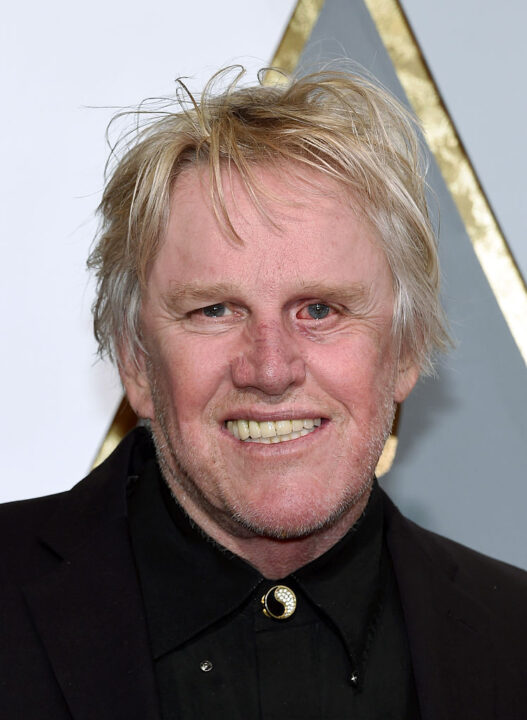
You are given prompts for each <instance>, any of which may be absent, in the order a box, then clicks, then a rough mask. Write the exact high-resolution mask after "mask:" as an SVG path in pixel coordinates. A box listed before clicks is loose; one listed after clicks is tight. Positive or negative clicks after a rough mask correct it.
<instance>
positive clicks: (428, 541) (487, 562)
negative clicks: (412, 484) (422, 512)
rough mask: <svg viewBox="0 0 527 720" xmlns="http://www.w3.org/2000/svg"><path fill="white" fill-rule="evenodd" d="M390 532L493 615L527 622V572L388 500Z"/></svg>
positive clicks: (522, 623) (520, 622)
mask: <svg viewBox="0 0 527 720" xmlns="http://www.w3.org/2000/svg"><path fill="white" fill-rule="evenodd" d="M387 516H388V526H389V529H388V533H391V535H392V537H393V536H395V542H396V543H397V542H398V541H399V539H401V540H402V542H403V543H405V544H406V545H407V546H408V545H409V544H412V545H413V546H414V548H415V552H418V553H421V554H422V555H423V556H424V557H426V558H427V560H428V564H429V566H430V567H434V568H436V570H437V572H441V573H443V574H444V575H445V576H446V577H448V579H449V580H450V581H452V582H453V583H454V584H455V585H456V586H457V587H458V588H460V589H461V590H462V591H463V592H465V593H466V594H467V595H469V596H470V597H473V598H475V599H477V601H478V602H479V603H480V604H481V605H483V606H485V607H486V608H487V609H488V610H489V611H490V612H491V613H492V614H498V615H499V614H501V613H506V614H507V616H508V619H509V620H513V621H514V620H517V622H518V623H519V624H520V625H521V626H524V625H526V615H525V605H526V603H527V572H526V571H524V570H522V569H521V568H518V567H515V566H514V565H510V564H508V563H506V562H503V561H502V560H497V559H495V558H492V557H489V556H488V555H484V554H482V553H480V552H477V551H476V550H473V549H472V548H469V547H467V546H465V545H462V544H460V543H458V542H456V541H455V540H451V539H449V538H446V537H443V536H442V535H438V534H437V533H435V532H432V531H430V530H426V529H425V528H423V527H421V526H419V525H417V524H416V523H414V522H412V521H411V520H409V519H408V518H405V517H404V516H403V515H401V513H400V512H399V511H398V510H397V508H396V507H395V506H394V505H393V503H392V502H391V501H390V500H389V499H388V500H387Z"/></svg>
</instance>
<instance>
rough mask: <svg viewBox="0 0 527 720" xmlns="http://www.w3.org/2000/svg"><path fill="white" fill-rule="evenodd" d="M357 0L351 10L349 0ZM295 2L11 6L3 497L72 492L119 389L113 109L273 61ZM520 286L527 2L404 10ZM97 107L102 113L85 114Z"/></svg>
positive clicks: (454, 0)
mask: <svg viewBox="0 0 527 720" xmlns="http://www.w3.org/2000/svg"><path fill="white" fill-rule="evenodd" d="M350 1H351V0H350ZM294 5H295V0H260V2H259V3H258V4H256V3H251V2H247V0H223V2H221V3H220V2H216V1H215V0H205V1H203V0H201V1H196V2H194V3H187V2H185V3H182V2H181V1H180V2H177V1H176V2H174V0H172V2H167V1H166V0H159V2H158V3H156V4H155V5H154V6H153V7H151V8H149V9H148V10H147V9H146V6H145V5H144V3H142V2H141V3H140V2H138V0H128V2H126V3H125V2H123V0H112V1H111V2H109V3H108V2H102V0H92V2H91V3H88V4H84V5H83V4H78V3H74V4H71V3H66V2H65V1H64V0H50V1H49V2H47V3H45V4H40V3H37V2H36V1H35V0H33V2H30V3H29V4H27V3H26V4H18V5H15V4H14V3H9V4H8V5H7V6H6V7H4V9H3V19H2V26H1V28H0V33H1V34H0V58H1V65H0V67H1V68H2V89H3V100H4V103H3V108H4V109H3V112H2V114H1V115H0V156H1V158H2V172H1V175H0V184H1V194H0V198H1V201H0V202H1V213H0V243H1V253H2V255H1V256H2V283H1V290H0V293H1V294H0V312H1V313H2V335H3V342H2V353H1V361H0V362H1V366H0V371H1V377H2V399H3V412H2V421H1V422H2V432H1V437H2V446H1V449H2V452H1V461H0V463H1V464H0V500H9V499H15V498H22V497H28V496H32V495H42V494H46V493H49V492H54V491H57V490H61V489H64V488H67V487H70V486H71V485H72V484H73V483H74V482H76V481H77V480H78V479H80V477H81V476H82V475H83V474H85V473H86V471H87V470H88V469H89V467H90V465H91V462H92V460H93V457H94V455H95V452H96V450H97V448H98V446H99V444H100V442H101V440H102V438H103V437H104V435H105V432H106V429H107V426H108V423H109V422H110V420H111V418H112V416H113V413H114V410H115V407H116V404H117V403H118V400H119V398H120V394H121V390H120V386H119V382H118V380H117V378H116V375H115V373H114V372H113V371H112V370H111V369H110V368H109V367H107V366H105V365H103V364H102V363H98V362H96V359H95V343H94V341H93V339H92V335H91V319H90V313H89V307H90V304H91V300H92V286H91V284H90V283H89V282H88V276H87V274H86V272H85V269H84V267H85V260H86V256H87V254H88V249H89V245H90V242H91V240H92V237H93V233H94V229H95V224H94V219H93V211H94V209H95V207H96V206H97V203H98V200H99V197H100V191H101V186H102V169H103V165H104V162H105V158H106V147H105V143H104V130H105V126H106V124H107V122H108V120H109V118H110V117H111V115H112V110H110V109H108V108H107V107H105V106H123V105H130V104H135V103H137V102H139V101H140V100H141V99H143V98H144V97H147V96H152V95H160V94H166V93H170V92H171V90H172V89H173V87H174V84H173V79H174V78H175V77H176V76H178V75H191V76H194V77H195V82H193V83H192V86H193V87H195V88H199V87H200V86H201V84H202V82H203V81H204V79H205V78H207V77H208V76H209V75H210V74H211V73H212V72H213V71H215V70H216V69H218V67H220V66H222V65H227V64H230V63H233V62H237V61H240V60H241V61H243V62H244V64H246V65H247V66H248V67H249V69H250V70H251V72H252V73H253V74H254V71H255V70H256V68H258V67H260V66H261V65H265V64H266V63H268V62H269V60H270V59H271V57H272V55H273V53H274V50H275V48H276V45H277V43H278V41H279V39H280V37H281V34H282V32H283V29H284V27H285V25H286V23H287V20H288V19H289V16H290V13H291V12H292V10H293V7H294ZM403 5H404V7H405V9H406V10H407V12H408V14H409V17H410V21H411V22H412V24H413V27H414V30H415V31H416V33H417V36H418V39H419V41H420V43H421V46H422V47H423V49H424V52H425V55H426V57H427V59H428V60H429V62H430V65H431V68H432V71H433V72H434V73H435V76H436V79H437V80H438V82H439V86H440V89H441V90H442V92H443V94H444V97H445V99H446V101H447V104H448V105H449V109H450V110H451V112H452V114H453V117H454V120H455V122H456V123H457V124H458V127H459V129H460V131H461V135H462V138H463V140H464V141H465V144H466V145H467V148H468V150H469V152H470V154H471V157H472V159H473V160H474V162H475V165H476V168H477V170H478V172H479V173H480V177H481V179H482V181H483V185H484V186H485V188H486V189H487V191H488V193H489V196H490V200H491V203H492V204H493V206H494V208H495V209H496V212H497V215H498V218H499V220H500V222H501V223H502V226H503V228H504V230H505V233H506V236H507V239H508V241H509V243H510V245H511V247H512V249H513V251H514V253H515V255H516V257H517V259H518V262H519V264H520V266H521V267H522V268H523V273H524V276H525V275H526V274H527V243H526V241H525V231H526V227H527V203H525V196H526V184H527V183H526V181H525V166H526V164H527V139H526V135H525V131H524V123H525V117H526V115H527V112H526V111H527V95H526V93H525V92H524V85H525V82H524V77H523V71H524V68H525V67H526V64H527V63H526V61H527V57H526V56H527V50H526V48H525V43H524V37H523V29H524V28H525V27H526V26H527V5H526V4H525V3H524V2H523V0H506V1H505V2H502V3H496V2H495V1H494V0H444V2H441V3H437V2H434V0H403ZM93 106H95V107H97V108H98V109H92V107H93Z"/></svg>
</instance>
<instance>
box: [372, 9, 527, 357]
mask: <svg viewBox="0 0 527 720" xmlns="http://www.w3.org/2000/svg"><path fill="white" fill-rule="evenodd" d="M365 4H366V6H367V8H368V10H369V12H370V14H371V16H372V18H373V20H374V22H375V24H376V26H377V30H378V32H379V34H380V36H381V38H382V40H383V42H384V45H385V46H386V49H387V51H388V53H389V55H390V57H391V59H392V63H393V65H394V68H395V71H396V72H397V75H398V77H399V81H400V82H401V85H402V86H403V88H404V91H405V92H406V95H407V97H408V100H409V101H410V104H411V105H412V107H413V109H414V111H415V113H416V115H417V117H418V118H419V120H420V121H421V124H422V126H423V129H424V133H425V136H426V139H427V142H428V145H429V147H430V149H431V151H432V152H433V153H434V155H435V158H436V160H437V164H438V165H439V168H440V170H441V172H442V174H443V178H444V180H445V182H446V184H447V187H448V189H449V190H450V193H451V195H452V197H453V198H454V202H455V203H456V205H457V209H458V211H459V214H460V215H461V218H462V219H463V222H464V224H465V228H466V230H467V233H468V235H469V237H470V240H471V242H472V246H473V248H474V251H475V253H476V255H477V257H478V260H479V262H480V264H481V267H482V268H483V272H484V273H485V275H486V277H487V280H488V282H489V285H490V287H491V288H492V291H493V293H494V295H495V297H496V300H497V301H498V305H499V306H500V309H501V312H502V313H503V316H504V317H505V320H506V322H507V324H508V326H509V329H510V331H511V334H512V336H513V338H514V340H515V341H516V344H517V345H518V348H519V350H520V353H521V354H522V356H523V359H524V361H525V362H526V363H527V288H526V286H525V283H524V281H523V278H522V276H521V274H520V271H519V269H518V267H517V266H516V263H515V262H514V258H513V256H512V254H511V251H510V249H509V247H508V246H507V242H506V240H505V238H504V236H503V234H502V232H501V230H500V227H499V225H498V222H497V220H496V218H495V216H494V214H493V212H492V210H491V208H490V205H489V203H488V201H487V198H486V197H485V194H484V192H483V189H482V187H481V185H480V183H479V181H478V178H477V176H476V173H475V171H474V168H473V167H472V165H471V163H470V160H469V158H468V156H467V154H466V152H465V150H464V148H463V146H462V144H461V141H460V139H459V137H458V134H457V132H456V129H455V127H454V124H453V122H452V120H451V118H450V116H449V114H448V111H447V110H446V108H445V106H444V104H443V102H442V100H441V96H440V94H439V91H438V89H437V87H436V85H435V83H434V80H433V78H432V75H431V73H430V71H429V70H428V67H427V65H426V63H425V61H424V59H423V56H422V55H421V51H420V48H419V45H418V43H417V40H416V38H415V36H414V35H413V33H412V31H411V29H410V27H409V25H408V22H407V20H406V17H405V15H404V12H403V10H402V9H401V6H400V4H399V2H397V0H365Z"/></svg>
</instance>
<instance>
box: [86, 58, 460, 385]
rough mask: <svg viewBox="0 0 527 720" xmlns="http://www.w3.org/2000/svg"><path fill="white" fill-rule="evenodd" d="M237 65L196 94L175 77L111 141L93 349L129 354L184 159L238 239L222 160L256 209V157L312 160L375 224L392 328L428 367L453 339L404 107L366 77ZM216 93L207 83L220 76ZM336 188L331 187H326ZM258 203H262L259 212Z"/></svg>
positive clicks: (94, 258)
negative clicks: (175, 87)
mask: <svg viewBox="0 0 527 720" xmlns="http://www.w3.org/2000/svg"><path fill="white" fill-rule="evenodd" d="M243 72H244V71H243V69H242V68H228V69H227V70H224V71H221V72H220V73H217V74H216V75H215V76H213V78H212V80H211V81H209V83H208V84H207V85H206V87H205V89H204V91H203V93H202V94H201V96H199V97H198V96H195V95H193V94H192V93H191V92H190V91H189V90H188V89H187V88H186V86H185V84H184V83H183V82H182V81H179V91H178V93H177V94H176V96H175V97H174V98H173V99H171V100H170V101H167V102H165V103H164V104H163V106H162V107H160V108H159V107H158V108H157V109H156V110H155V111H152V109H151V108H150V109H148V110H145V108H144V107H141V108H140V109H139V110H138V111H136V113H135V115H134V117H135V118H136V123H135V127H134V129H133V131H132V132H128V133H127V134H126V135H124V136H123V137H122V138H121V139H120V141H119V142H118V143H117V144H116V145H115V146H114V147H112V154H111V158H110V161H111V163H112V165H111V168H110V170H109V172H108V180H107V183H106V187H105V190H104V194H103V197H102V201H101V204H100V206H99V213H100V226H99V232H98V236H97V238H96V244H95V246H94V249H93V250H92V253H91V255H90V257H89V260H88V265H89V267H90V268H92V269H94V270H95V272H96V276H97V295H96V299H95V302H94V305H93V314H94V330H95V337H96V339H97V341H98V344H99V352H100V354H101V355H105V354H107V355H109V356H110V358H112V359H114V360H117V361H119V357H120V355H121V353H122V352H123V349H125V351H126V353H127V355H128V356H129V357H131V358H132V359H134V360H136V359H137V353H138V352H139V351H144V347H143V344H142V339H141V322H140V312H141V297H142V293H143V292H144V289H145V286H146V277H147V272H148V268H149V267H150V266H151V263H152V262H153V260H154V258H155V256H156V252H157V251H158V249H159V247H160V243H161V241H162V239H163V237H164V233H165V231H166V227H167V223H168V217H169V205H170V197H171V191H172V188H173V186H174V183H175V182H176V181H177V178H178V177H179V175H180V173H181V172H182V171H183V170H185V169H186V168H188V167H191V166H198V165H199V166H200V167H202V168H205V169H206V171H207V172H208V176H209V180H210V182H209V187H210V194H211V203H212V207H213V209H214V212H215V214H216V217H217V220H218V222H219V223H220V224H221V225H222V226H223V227H224V229H225V230H226V232H227V233H228V234H229V235H230V236H231V238H232V237H234V238H235V239H237V240H241V239H240V238H238V237H237V235H236V231H235V229H234V227H233V226H232V224H231V222H230V219H229V215H228V212H227V208H226V203H225V197H224V189H223V184H222V169H223V168H225V167H228V168H229V170H230V171H231V172H232V170H233V169H234V170H235V171H237V173H238V174H239V177H240V178H241V181H242V184H243V186H244V188H245V189H246V191H247V192H248V193H249V196H250V197H251V198H252V200H253V202H254V203H255V204H256V206H257V207H258V208H259V209H262V208H263V206H264V203H263V202H262V189H261V188H260V187H259V186H258V181H257V179H256V178H257V174H255V173H254V169H255V167H256V166H258V165H260V166H261V165H266V166H269V165H270V166H271V167H278V165H281V166H282V167H283V165H284V164H285V165H288V166H289V167H293V166H294V167H296V168H302V167H306V168H310V169H314V170H316V171H318V172H320V173H321V174H323V175H325V176H327V177H328V178H331V180H332V181H336V183H338V185H339V186H340V187H341V188H342V189H343V190H344V191H345V192H346V193H347V195H348V196H349V198H350V202H353V204H354V207H357V208H359V209H360V212H361V213H363V214H364V216H365V217H366V218H367V220H368V221H369V222H370V223H371V225H372V226H373V228H374V229H375V231H376V235H377V237H378V240H379V243H380V246H381V247H382V249H383V251H384V253H385V255H386V258H387V261H388V263H389V265H390V269H391V273H392V278H393V291H394V311H393V324H392V325H393V333H394V338H396V340H397V341H398V343H399V344H400V348H401V352H404V353H405V355H407V356H408V357H409V358H410V359H411V360H412V361H413V362H415V363H417V364H418V365H419V367H420V369H421V371H422V372H424V373H429V372H431V371H432V367H433V365H432V360H433V357H434V355H435V354H436V353H437V352H438V351H444V350H445V349H446V347H447V346H448V344H449V337H448V332H447V329H446V322H445V318H444V314H443V310H442V307H441V304H440V299H439V265H438V257H437V242H436V237H435V234H434V231H433V227H432V224H431V221H430V218H429V213H428V207H427V201H426V183H425V179H424V175H425V167H424V163H423V160H422V153H421V148H420V142H419V135H418V131H417V128H416V124H415V121H414V119H413V118H412V116H411V115H410V113H409V112H408V111H407V110H406V109H405V108H403V107H402V106H401V105H400V104H399V102H398V101H397V100H395V99H394V98H393V97H392V96H391V95H390V94H389V93H388V92H387V91H386V90H385V89H383V88H381V87H379V86H378V85H377V84H375V83H374V82H372V81H371V80H370V79H368V78H365V77H363V76H361V75H358V74H355V73H350V72H339V71H334V70H326V71H321V72H318V73H315V74H311V75H306V76H304V77H298V78H295V79H286V81H285V82H281V83H279V84H276V85H272V86H268V85H265V84H264V83H263V81H262V79H263V77H264V76H263V74H262V73H260V76H259V77H260V81H259V84H257V85H254V86H244V85H242V83H241V78H242V76H243ZM226 77H227V78H228V79H229V82H228V86H227V88H226V89H223V90H221V91H219V92H218V91H217V90H216V88H217V87H218V84H219V82H220V81H223V82H224V81H225V78H226ZM333 184H334V183H333ZM264 211H265V210H264Z"/></svg>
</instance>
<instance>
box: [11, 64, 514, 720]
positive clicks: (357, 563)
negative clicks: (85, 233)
mask: <svg viewBox="0 0 527 720" xmlns="http://www.w3.org/2000/svg"><path fill="white" fill-rule="evenodd" d="M181 103H182V105H183V106H182V107H179V108H176V109H173V108H170V109H167V108H164V109H163V110H162V111H160V112H159V113H158V114H157V115H156V116H155V117H154V119H153V120H152V121H151V122H149V123H148V124H146V125H145V126H144V127H142V128H141V129H140V130H139V131H138V135H137V138H136V140H135V142H134V143H132V144H127V146H126V148H125V150H124V152H123V154H122V155H121V157H120V159H119V160H118V162H117V164H116V166H115V168H114V170H113V173H112V174H111V177H110V179H109V181H108V183H107V186H106V189H105V193H104V196H103V200H102V204H101V215H102V224H101V230H100V235H99V238H98V244H97V246H96V247H95V249H94V251H93V253H92V256H91V258H90V264H91V266H92V267H93V268H95V269H96V272H97V277H98V295H97V300H96V303H95V306H94V315H95V332H96V336H97V339H98V341H99V346H100V350H101V352H102V353H108V354H109V355H110V356H111V357H113V358H115V360H116V361H117V363H118V367H119V371H120V374H121V378H122V381H123V384H124V387H125V389H126V393H127V396H128V399H129V401H130V404H131V406H132V407H133V409H134V410H135V412H136V413H137V415H138V416H139V417H140V418H142V419H143V421H144V423H145V424H146V427H147V429H145V428H138V429H137V430H135V431H134V432H133V433H132V434H131V435H129V436H128V437H127V438H126V439H125V440H124V441H123V442H122V443H121V445H120V447H119V448H118V449H117V450H116V452H115V453H114V454H113V455H112V456H111V457H110V458H109V459H108V460H107V461H106V462H105V463H104V464H103V465H102V466H101V467H99V468H97V469H96V470H95V471H94V472H93V473H91V475H90V476H88V478H87V479H86V480H84V481H83V482H81V483H80V484H79V485H77V486H76V487H75V488H74V489H73V490H72V491H70V492H69V493H64V494H61V495H59V496H55V497H51V498H43V499H40V500H36V501H31V502H24V503H16V504H14V505H11V506H8V507H7V508H5V509H4V513H3V519H2V525H3V528H4V529H3V533H4V537H3V543H2V547H3V548H5V549H6V550H7V551H8V552H7V553H6V555H7V557H6V559H5V560H4V563H3V564H4V566H5V573H6V579H5V581H4V585H3V587H4V590H3V596H4V599H3V600H2V607H3V608H4V611H5V616H6V618H8V620H7V623H8V624H7V629H6V642H5V643H4V648H5V649H4V653H3V660H2V663H3V664H2V676H1V685H0V692H1V693H2V700H3V707H5V708H8V710H7V711H6V712H7V714H6V717H17V718H18V717H22V718H39V719H40V718H71V717H73V718H98V719H99V718H158V717H163V718H203V717H208V716H212V717H218V718H303V719H309V718H328V719H329V718H346V717H350V718H373V717H375V718H377V717H378V718H381V717H382V718H392V717H393V718H409V719H410V718H430V719H431V718H470V717H473V718H478V720H482V719H484V718H507V719H509V718H520V717H523V716H524V712H525V703H526V701H527V682H526V675H525V662H524V659H523V653H521V652H520V648H521V649H523V646H522V645H523V644H522V641H523V640H525V636H526V627H525V613H524V606H525V601H526V599H527V584H526V580H525V575H524V574H523V573H521V571H519V570H516V569H515V568H512V567H509V566H506V565H504V564H502V563H499V562H496V561H493V560H490V559H487V558H483V557H482V556H480V555H478V554H477V553H474V552H472V551H470V550H468V549H466V548H462V547H461V546H458V545H456V544H455V543H452V542H450V541H447V540H445V539H442V538H439V537H437V536H435V535H433V534H431V533H428V532H426V531H424V530H422V529H420V528H418V527H416V526H415V525H413V524H412V523H410V522H409V521H407V520H405V519H404V518H402V516H401V515H400V514H399V513H398V511H397V510H396V509H395V508H394V507H393V505H392V504H391V503H390V501H389V500H388V498H387V497H386V496H385V495H384V494H383V493H382V491H381V490H380V489H379V487H378V486H377V484H376V481H375V479H374V472H375V467H376V464H377V461H378V459H379V456H380V454H381V451H382V448H383V445H384V442H385V440H386V437H387V435H388V434H389V431H390V428H391V425H392V421H393V416H394V410H395V407H396V404H397V403H400V402H402V401H403V400H404V399H405V398H406V397H407V396H408V394H409V393H410V392H411V390H412V388H413V386H414V385H415V383H416V381H417V379H418V377H419V375H420V374H421V373H423V372H430V370H431V360H432V356H433V354H434V353H435V352H437V351H441V350H443V349H444V348H445V347H446V345H447V344H448V335H447V332H446V329H445V324H444V319H443V315H442V311H441V307H440V304H439V279H438V278H439V272H438V264H437V253H436V244H435V238H434V235H433V232H432V229H431V226H430V222H429V219H428V214H427V208H426V201H425V191H424V180H423V175H422V172H421V165H420V160H419V156H418V151H417V149H418V143H417V140H416V136H415V133H414V130H413V127H412V121H411V119H410V118H409V117H408V116H407V113H406V112H405V111H404V110H403V109H402V108H401V107H400V106H399V105H398V104H397V103H396V102H395V101H394V100H393V99H392V98H391V97H390V96H388V95H387V94H386V93H385V92H384V91H383V90H381V89H379V88H377V87H375V86H374V85H372V84H371V83H370V82H368V81H366V80H364V79H361V78H359V77H356V76H353V75H349V74H340V73H334V72H326V73H321V74H318V75H314V76H309V77H306V78H301V79H299V80H297V81H296V82H293V83H291V84H290V85H287V86H281V87H256V88H254V87H249V88H241V87H238V85H237V82H236V81H235V82H233V83H232V85H231V86H230V87H229V88H228V90H227V91H225V92H223V93H222V94H219V95H214V94H213V93H212V91H211V90H210V86H209V89H207V90H206V92H205V94H204V96H203V97H202V99H201V102H200V103H198V102H197V101H195V100H194V99H193V98H190V101H189V102H188V103H187V104H186V105H185V104H184V101H181ZM128 140H129V139H127V142H128ZM152 440H153V443H152Z"/></svg>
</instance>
